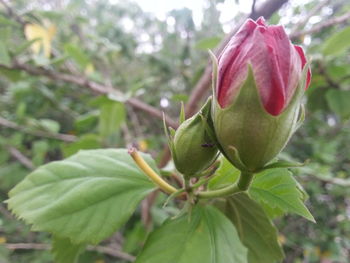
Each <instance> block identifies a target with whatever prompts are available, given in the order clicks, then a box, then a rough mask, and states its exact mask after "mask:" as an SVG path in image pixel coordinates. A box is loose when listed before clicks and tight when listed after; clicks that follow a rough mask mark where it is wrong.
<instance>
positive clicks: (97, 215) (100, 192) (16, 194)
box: [7, 149, 157, 243]
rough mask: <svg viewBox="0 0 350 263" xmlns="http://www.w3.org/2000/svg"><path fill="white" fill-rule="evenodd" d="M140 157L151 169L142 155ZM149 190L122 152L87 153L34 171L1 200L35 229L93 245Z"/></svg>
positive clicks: (122, 220) (120, 222) (148, 183)
mask: <svg viewBox="0 0 350 263" xmlns="http://www.w3.org/2000/svg"><path fill="white" fill-rule="evenodd" d="M144 158H145V160H146V161H147V162H148V163H149V164H150V165H151V166H152V167H153V169H155V170H157V168H156V165H155V163H154V161H153V160H152V159H151V158H150V157H149V156H148V155H144ZM154 189H155V187H154V185H153V184H152V182H151V181H150V180H149V179H148V178H147V177H146V176H145V175H144V174H143V173H142V172H141V171H140V170H139V168H137V167H136V165H135V164H134V161H133V160H132V158H131V157H130V156H129V154H128V153H127V150H125V149H103V150H88V151H80V152H79V153H77V154H76V155H73V156H71V157H69V158H68V159H65V160H62V161H57V162H52V163H49V164H47V165H44V166H41V167H39V168H38V169H36V170H35V171H34V172H32V173H31V174H29V175H28V176H27V177H26V178H25V179H24V180H23V181H22V182H20V183H19V184H18V185H17V186H16V187H15V188H13V189H12V190H11V191H10V193H9V196H10V198H9V200H8V201H7V202H8V206H9V208H10V210H12V211H13V213H14V214H16V215H17V216H18V217H19V218H21V219H23V220H24V221H25V222H26V223H28V224H32V225H33V230H35V231H47V232H50V233H52V234H54V235H58V236H60V237H62V238H70V239H71V241H72V242H73V243H84V242H86V243H87V242H91V243H98V242H100V241H101V240H103V239H105V238H107V237H108V236H110V235H112V234H113V233H114V232H115V231H116V230H117V229H118V228H120V227H121V226H122V225H123V224H124V223H125V222H126V221H127V220H128V218H129V217H130V216H131V214H132V213H133V212H134V210H135V208H136V207H137V205H138V203H139V202H140V201H141V200H142V199H143V198H144V197H145V196H146V195H147V194H149V193H150V192H151V191H152V190H154Z"/></svg>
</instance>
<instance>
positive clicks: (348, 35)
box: [323, 26, 350, 55]
mask: <svg viewBox="0 0 350 263" xmlns="http://www.w3.org/2000/svg"><path fill="white" fill-rule="evenodd" d="M349 47H350V26H348V27H346V28H344V29H343V30H341V31H339V32H336V33H335V34H333V35H332V36H330V37H329V38H328V39H327V41H326V42H325V43H324V46H323V54H325V55H341V54H342V53H343V52H345V51H346V50H347V49H348V48H349Z"/></svg>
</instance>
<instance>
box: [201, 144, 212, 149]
mask: <svg viewBox="0 0 350 263" xmlns="http://www.w3.org/2000/svg"><path fill="white" fill-rule="evenodd" d="M201 146H202V147H204V148H212V147H214V146H215V144H214V143H203V144H202V145H201Z"/></svg>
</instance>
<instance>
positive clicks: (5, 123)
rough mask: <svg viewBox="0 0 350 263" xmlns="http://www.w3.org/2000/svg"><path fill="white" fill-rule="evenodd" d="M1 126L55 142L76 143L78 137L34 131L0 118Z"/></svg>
mask: <svg viewBox="0 0 350 263" xmlns="http://www.w3.org/2000/svg"><path fill="white" fill-rule="evenodd" d="M0 126H4V127H7V128H10V129H14V130H18V131H21V132H24V133H27V134H30V135H33V136H37V137H44V138H50V139H55V140H61V141H65V142H74V141H76V140H77V137H76V136H74V135H70V134H62V133H50V132H45V131H38V130H37V131H33V130H30V129H28V128H27V127H24V126H20V125H18V124H17V123H14V122H12V121H9V120H7V119H4V118H2V117H0Z"/></svg>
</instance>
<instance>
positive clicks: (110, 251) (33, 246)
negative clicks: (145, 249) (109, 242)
mask: <svg viewBox="0 0 350 263" xmlns="http://www.w3.org/2000/svg"><path fill="white" fill-rule="evenodd" d="M3 245H4V246H5V247H6V248H7V249H10V250H17V249H24V250H50V249H51V245H50V244H45V243H5V244H3ZM87 250H89V251H96V252H99V253H102V254H106V255H109V256H112V257H115V258H121V259H125V260H127V261H134V260H135V257H134V256H132V255H130V254H128V253H125V252H123V251H119V250H116V249H115V248H112V247H107V246H88V247H87Z"/></svg>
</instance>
